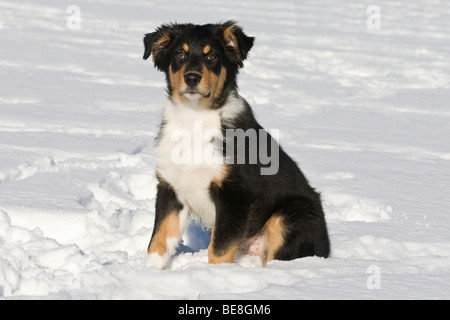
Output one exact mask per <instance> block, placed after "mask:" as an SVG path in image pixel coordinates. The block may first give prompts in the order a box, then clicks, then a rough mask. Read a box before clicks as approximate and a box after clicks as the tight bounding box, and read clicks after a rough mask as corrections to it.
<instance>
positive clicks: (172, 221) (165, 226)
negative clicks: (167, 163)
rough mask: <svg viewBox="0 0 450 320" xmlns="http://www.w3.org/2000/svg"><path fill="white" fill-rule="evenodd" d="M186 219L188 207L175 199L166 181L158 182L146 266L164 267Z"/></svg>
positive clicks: (174, 248) (168, 260)
mask: <svg viewBox="0 0 450 320" xmlns="http://www.w3.org/2000/svg"><path fill="white" fill-rule="evenodd" d="M187 219H188V208H186V207H184V206H183V205H182V204H181V203H180V202H179V201H178V199H177V197H176V194H175V192H174V191H173V189H172V188H171V186H170V185H169V184H168V183H166V182H160V183H159V184H158V189H157V195H156V208H155V224H154V228H153V234H152V238H151V240H150V243H149V245H148V258H147V266H148V267H157V268H159V269H165V268H167V266H168V265H169V262H170V258H171V257H172V255H173V254H175V250H176V248H177V247H178V244H179V242H180V239H181V234H182V233H183V231H184V229H185V227H186V224H187Z"/></svg>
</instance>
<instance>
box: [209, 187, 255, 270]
mask: <svg viewBox="0 0 450 320" xmlns="http://www.w3.org/2000/svg"><path fill="white" fill-rule="evenodd" d="M244 201H245V200H244V199H242V198H241V197H238V196H237V195H235V194H233V193H232V192H226V191H223V190H220V191H219V192H217V193H216V201H215V202H216V221H215V224H214V227H213V230H212V234H211V242H210V244H209V247H208V262H209V263H214V264H216V263H233V262H234V261H235V256H236V253H237V252H238V250H239V247H240V245H241V244H242V241H243V238H244V233H245V224H246V219H245V217H246V216H247V215H246V212H245V210H246V205H245V203H244Z"/></svg>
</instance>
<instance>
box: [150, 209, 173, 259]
mask: <svg viewBox="0 0 450 320" xmlns="http://www.w3.org/2000/svg"><path fill="white" fill-rule="evenodd" d="M179 237H180V218H179V216H178V215H177V214H174V213H172V214H169V215H168V216H167V217H166V218H164V221H163V222H162V223H161V225H160V226H159V229H158V230H157V231H156V233H155V234H154V235H153V237H152V239H151V241H150V244H149V245H148V254H150V253H157V254H158V255H160V256H163V255H164V254H165V253H166V252H167V239H168V238H179Z"/></svg>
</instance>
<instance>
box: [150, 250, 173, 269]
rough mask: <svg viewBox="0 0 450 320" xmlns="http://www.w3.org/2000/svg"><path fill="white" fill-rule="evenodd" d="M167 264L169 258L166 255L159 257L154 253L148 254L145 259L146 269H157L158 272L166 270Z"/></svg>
mask: <svg viewBox="0 0 450 320" xmlns="http://www.w3.org/2000/svg"><path fill="white" fill-rule="evenodd" d="M168 264H169V256H168V255H167V254H165V255H163V256H160V255H159V254H157V253H156V252H153V253H149V255H148V257H147V263H146V266H147V267H148V268H152V267H154V268H158V269H160V270H164V269H166V268H167V265H168Z"/></svg>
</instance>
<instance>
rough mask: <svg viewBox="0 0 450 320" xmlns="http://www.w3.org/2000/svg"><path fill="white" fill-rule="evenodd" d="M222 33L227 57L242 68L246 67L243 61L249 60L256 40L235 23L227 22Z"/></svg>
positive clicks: (223, 25) (222, 27) (222, 28)
mask: <svg viewBox="0 0 450 320" xmlns="http://www.w3.org/2000/svg"><path fill="white" fill-rule="evenodd" d="M221 32H222V37H223V38H222V39H223V44H224V46H225V51H226V53H227V56H228V57H229V58H230V59H231V61H233V62H234V63H236V64H237V65H238V66H239V67H240V68H242V67H243V66H244V64H243V61H244V60H245V59H247V56H248V52H249V51H250V49H251V48H252V47H253V43H254V42H255V38H253V37H249V36H247V35H246V34H245V33H244V31H243V30H242V28H241V27H239V26H238V25H236V23H235V22H234V21H227V22H225V23H224V24H222V26H221Z"/></svg>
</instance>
